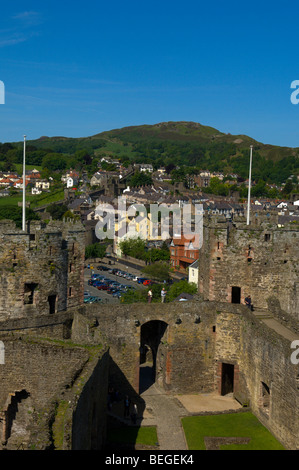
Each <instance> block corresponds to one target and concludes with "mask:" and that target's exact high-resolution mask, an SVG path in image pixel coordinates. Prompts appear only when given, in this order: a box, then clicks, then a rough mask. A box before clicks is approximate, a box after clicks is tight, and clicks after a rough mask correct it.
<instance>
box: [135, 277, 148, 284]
mask: <svg viewBox="0 0 299 470" xmlns="http://www.w3.org/2000/svg"><path fill="white" fill-rule="evenodd" d="M146 280H147V279H146V278H145V277H139V278H138V281H137V282H138V284H143V283H144V281H146Z"/></svg>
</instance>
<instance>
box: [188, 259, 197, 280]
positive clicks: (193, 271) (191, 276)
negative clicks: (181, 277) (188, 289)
mask: <svg viewBox="0 0 299 470" xmlns="http://www.w3.org/2000/svg"><path fill="white" fill-rule="evenodd" d="M198 272H199V260H198V259H197V260H196V261H194V263H192V264H191V265H190V266H189V269H188V282H189V283H190V284H192V283H194V284H196V285H198Z"/></svg>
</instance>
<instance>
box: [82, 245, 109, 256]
mask: <svg viewBox="0 0 299 470" xmlns="http://www.w3.org/2000/svg"><path fill="white" fill-rule="evenodd" d="M105 254H106V245H103V244H101V243H93V244H92V245H87V247H86V248H85V259H89V258H101V259H102V258H104V256H105Z"/></svg>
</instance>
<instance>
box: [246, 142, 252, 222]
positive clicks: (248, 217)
mask: <svg viewBox="0 0 299 470" xmlns="http://www.w3.org/2000/svg"><path fill="white" fill-rule="evenodd" d="M252 149H253V145H250V165H249V185H248V202H247V225H249V223H250V196H251V170H252Z"/></svg>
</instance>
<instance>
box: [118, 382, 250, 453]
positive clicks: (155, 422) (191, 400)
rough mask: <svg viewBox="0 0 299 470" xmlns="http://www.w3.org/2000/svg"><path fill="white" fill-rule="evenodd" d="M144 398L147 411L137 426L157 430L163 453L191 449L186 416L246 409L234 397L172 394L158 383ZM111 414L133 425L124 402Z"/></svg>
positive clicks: (140, 417)
mask: <svg viewBox="0 0 299 470" xmlns="http://www.w3.org/2000/svg"><path fill="white" fill-rule="evenodd" d="M141 398H142V399H143V400H144V402H145V410H144V412H143V413H142V415H140V414H139V417H138V420H137V425H138V426H156V427H157V434H158V441H159V448H160V449H161V450H188V447H187V444H186V440H185V435H184V432H183V429H182V425H181V418H182V417H183V416H190V415H193V414H197V413H200V412H217V411H219V412H221V411H229V410H238V409H241V408H242V407H241V405H240V404H239V403H238V402H237V401H236V400H235V399H234V398H233V397H232V396H231V395H226V396H224V397H221V396H219V395H216V394H202V395H168V394H166V393H165V392H164V391H163V390H161V388H160V387H159V386H158V385H157V384H153V385H151V386H150V387H149V388H148V389H147V390H145V391H144V392H143V393H142V394H141ZM111 414H112V415H113V416H117V417H118V418H119V420H120V421H123V422H126V423H127V424H128V425H132V423H131V422H130V420H128V419H127V420H125V419H123V405H122V402H121V403H118V404H113V407H112V411H111Z"/></svg>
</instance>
